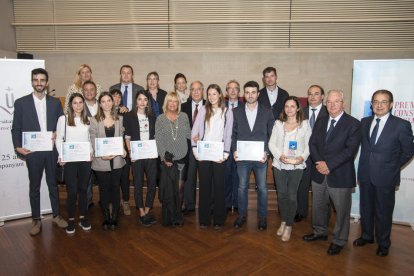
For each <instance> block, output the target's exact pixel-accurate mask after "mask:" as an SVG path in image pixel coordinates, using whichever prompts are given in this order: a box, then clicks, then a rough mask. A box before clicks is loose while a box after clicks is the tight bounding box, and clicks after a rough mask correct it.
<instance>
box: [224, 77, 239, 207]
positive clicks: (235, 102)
mask: <svg viewBox="0 0 414 276" xmlns="http://www.w3.org/2000/svg"><path fill="white" fill-rule="evenodd" d="M226 92H227V97H226V107H227V108H229V109H230V110H233V109H235V108H236V107H238V106H239V105H243V98H242V97H239V94H240V84H239V82H238V81H236V80H231V81H229V82H228V83H227V84H226ZM233 153H234V149H233V148H232V147H231V148H230V154H229V158H228V159H227V161H226V169H225V173H224V177H225V178H224V193H225V201H226V208H227V211H232V212H237V211H238V204H237V202H238V201H237V200H238V199H237V197H238V196H237V193H238V189H239V176H238V175H237V164H236V161H235V160H234V157H233Z"/></svg>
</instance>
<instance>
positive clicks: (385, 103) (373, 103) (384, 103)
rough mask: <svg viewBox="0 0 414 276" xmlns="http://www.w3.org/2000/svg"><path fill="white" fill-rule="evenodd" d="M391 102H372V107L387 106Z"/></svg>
mask: <svg viewBox="0 0 414 276" xmlns="http://www.w3.org/2000/svg"><path fill="white" fill-rule="evenodd" d="M389 102H390V101H372V105H376V106H378V105H387V104H388V103H389Z"/></svg>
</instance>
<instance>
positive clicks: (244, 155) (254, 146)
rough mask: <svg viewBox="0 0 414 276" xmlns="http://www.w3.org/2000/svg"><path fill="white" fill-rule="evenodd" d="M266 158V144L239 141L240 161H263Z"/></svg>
mask: <svg viewBox="0 0 414 276" xmlns="http://www.w3.org/2000/svg"><path fill="white" fill-rule="evenodd" d="M263 156H264V142H262V141H260V142H259V141H237V159H238V161H261V160H262V159H263Z"/></svg>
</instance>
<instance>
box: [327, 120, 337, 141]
mask: <svg viewBox="0 0 414 276" xmlns="http://www.w3.org/2000/svg"><path fill="white" fill-rule="evenodd" d="M335 123H336V121H335V120H331V125H330V126H329V129H328V132H327V133H326V136H325V142H327V141H328V139H329V136H330V135H331V133H332V131H333V130H334V128H335V126H334V124H335Z"/></svg>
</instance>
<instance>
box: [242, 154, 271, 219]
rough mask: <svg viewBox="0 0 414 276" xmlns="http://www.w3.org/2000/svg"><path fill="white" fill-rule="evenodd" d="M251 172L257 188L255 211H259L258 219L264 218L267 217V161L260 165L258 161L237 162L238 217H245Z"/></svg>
mask: <svg viewBox="0 0 414 276" xmlns="http://www.w3.org/2000/svg"><path fill="white" fill-rule="evenodd" d="M252 170H253V172H254V175H255V177H256V185H257V187H258V190H257V193H258V197H257V209H258V211H259V218H266V215H267V186H266V173H267V161H266V162H265V163H260V162H259V161H238V162H237V174H238V175H239V190H238V201H239V202H238V203H239V216H244V217H245V216H246V215H247V206H248V187H249V177H250V172H251V171H252Z"/></svg>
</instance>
